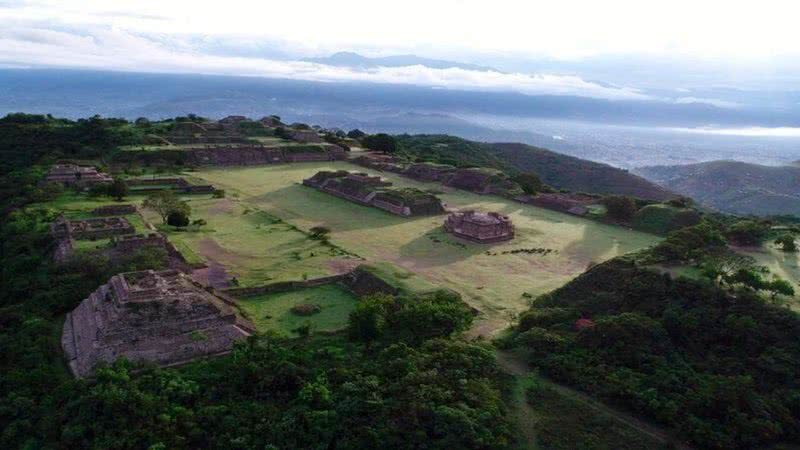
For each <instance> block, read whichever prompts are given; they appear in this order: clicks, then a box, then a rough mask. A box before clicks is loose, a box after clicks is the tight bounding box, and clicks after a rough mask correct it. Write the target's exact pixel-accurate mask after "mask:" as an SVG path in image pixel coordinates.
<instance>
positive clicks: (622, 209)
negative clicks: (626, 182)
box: [603, 195, 637, 222]
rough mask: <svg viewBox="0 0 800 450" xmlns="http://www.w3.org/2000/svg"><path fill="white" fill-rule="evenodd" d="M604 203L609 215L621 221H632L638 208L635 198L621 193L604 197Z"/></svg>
mask: <svg viewBox="0 0 800 450" xmlns="http://www.w3.org/2000/svg"><path fill="white" fill-rule="evenodd" d="M603 205H604V206H605V207H606V214H607V215H608V217H610V218H612V219H613V220H617V221H620V222H630V220H631V219H633V215H634V214H636V210H637V208H636V202H635V201H634V199H632V198H631V197H626V196H621V195H609V196H607V197H604V198H603Z"/></svg>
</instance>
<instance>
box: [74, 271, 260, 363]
mask: <svg viewBox="0 0 800 450" xmlns="http://www.w3.org/2000/svg"><path fill="white" fill-rule="evenodd" d="M254 330H255V329H254V327H253V325H252V324H251V323H250V322H249V321H247V320H245V319H243V318H241V317H240V316H239V315H238V314H237V311H236V308H235V307H234V300H232V299H230V298H228V297H225V296H223V295H222V294H219V293H216V292H214V291H213V290H206V289H204V288H203V287H202V286H201V285H200V284H199V283H197V282H195V281H193V280H192V279H191V278H189V277H188V276H187V275H185V274H182V273H180V272H178V271H175V270H164V271H158V272H155V271H152V270H148V271H142V272H128V273H122V274H118V275H115V276H113V277H111V279H110V280H109V281H108V283H107V284H104V285H102V286H100V287H99V288H98V289H97V290H96V291H94V292H93V293H92V294H91V295H90V296H89V297H88V298H86V299H84V300H83V301H82V302H81V303H80V305H78V306H77V307H76V308H75V309H74V310H73V311H72V312H70V313H69V314H67V318H66V321H65V323H64V330H63V333H62V336H61V345H62V347H63V349H64V352H65V353H66V356H67V359H68V362H69V366H70V370H71V371H72V373H73V374H74V375H75V376H77V377H87V376H91V375H93V374H94V371H95V368H96V367H97V365H98V364H99V363H111V362H113V361H114V360H116V359H118V358H122V357H125V358H127V359H129V360H131V361H134V362H150V363H154V364H157V365H159V366H170V365H175V364H181V363H185V362H188V361H191V360H193V359H196V358H200V357H204V356H212V355H219V354H224V353H227V352H229V351H230V350H231V348H232V347H233V344H234V343H235V342H236V341H239V340H242V339H245V338H246V337H248V336H250V335H251V334H253V333H254V332H255V331H254Z"/></svg>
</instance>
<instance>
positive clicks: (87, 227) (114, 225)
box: [50, 217, 136, 239]
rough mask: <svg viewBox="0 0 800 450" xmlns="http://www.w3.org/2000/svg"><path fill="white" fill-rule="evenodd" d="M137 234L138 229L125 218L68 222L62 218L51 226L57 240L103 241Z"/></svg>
mask: <svg viewBox="0 0 800 450" xmlns="http://www.w3.org/2000/svg"><path fill="white" fill-rule="evenodd" d="M135 232H136V229H135V228H134V227H133V225H131V223H130V222H128V219H126V218H124V217H98V218H94V219H83V220H67V219H65V218H63V217H61V218H59V219H58V220H56V221H55V222H53V223H52V224H51V225H50V233H51V234H52V235H53V237H55V238H56V239H63V238H73V239H102V238H107V237H111V236H118V235H123V234H133V233H135Z"/></svg>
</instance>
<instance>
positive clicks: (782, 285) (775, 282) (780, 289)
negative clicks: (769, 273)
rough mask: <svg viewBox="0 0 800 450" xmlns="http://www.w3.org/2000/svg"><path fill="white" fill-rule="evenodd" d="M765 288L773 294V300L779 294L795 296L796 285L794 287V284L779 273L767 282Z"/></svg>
mask: <svg viewBox="0 0 800 450" xmlns="http://www.w3.org/2000/svg"><path fill="white" fill-rule="evenodd" d="M765 290H766V291H769V292H770V293H771V294H772V300H773V301H774V300H775V298H776V297H777V296H778V295H779V294H780V295H785V296H787V297H792V296H794V287H792V284H791V283H789V282H788V281H786V280H784V279H783V278H780V277H778V276H777V275H776V276H774V278H773V279H772V281H770V282H769V283H767V285H766V286H765Z"/></svg>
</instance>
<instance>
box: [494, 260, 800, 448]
mask: <svg viewBox="0 0 800 450" xmlns="http://www.w3.org/2000/svg"><path fill="white" fill-rule="evenodd" d="M534 304H535V307H534V308H532V309H531V310H530V311H529V312H527V313H525V314H524V315H522V316H521V317H520V322H519V326H518V327H517V328H516V329H515V331H514V334H513V337H511V338H510V339H509V342H511V343H512V344H513V345H515V346H519V347H521V348H524V349H525V350H526V351H527V352H528V353H529V356H530V358H529V361H530V363H531V364H532V365H534V366H535V367H538V368H539V369H540V370H542V371H543V372H544V373H545V374H546V375H547V376H549V377H552V378H553V379H556V380H558V381H562V382H565V383H568V384H571V385H574V386H577V387H579V388H580V389H582V390H585V391H587V392H589V393H591V394H593V395H598V396H600V397H601V398H604V399H606V400H608V401H613V402H615V403H617V404H620V405H624V406H625V407H627V408H629V409H631V410H632V411H634V412H636V413H637V414H643V415H646V416H649V417H651V418H653V419H655V420H657V421H659V422H662V423H664V424H667V425H669V426H671V427H674V429H676V430H677V431H678V432H679V434H680V435H682V436H683V437H685V438H687V439H689V440H691V441H693V442H694V443H696V444H698V445H699V446H702V447H708V448H752V447H763V446H765V445H767V444H770V443H775V442H780V441H784V440H794V439H796V436H797V434H796V433H797V423H798V416H797V411H798V410H797V409H796V407H797V402H798V397H797V395H796V392H797V389H798V387H799V386H798V385H800V379H798V373H799V372H798V371H797V370H795V368H796V367H797V364H799V363H800V350H799V349H798V347H797V345H796V330H797V329H798V327H799V326H800V318H798V317H797V315H796V314H795V313H793V312H790V311H788V310H786V309H783V308H779V307H774V306H771V305H769V304H767V303H765V302H764V300H763V299H762V298H760V297H758V296H756V295H754V294H747V293H744V292H742V293H739V294H737V296H736V297H732V296H730V295H729V294H727V293H726V292H725V291H723V290H721V289H719V288H717V287H716V286H714V285H713V284H711V283H702V282H698V281H691V280H687V279H678V280H672V279H671V278H670V277H669V276H667V275H662V274H659V273H657V272H655V271H650V270H646V269H643V268H640V267H638V266H637V265H636V264H635V263H634V262H632V261H626V260H623V259H616V260H613V261H611V262H608V263H605V264H601V265H599V266H596V267H595V268H593V269H592V270H590V271H589V272H587V273H586V274H584V275H581V276H580V277H578V278H577V279H575V280H574V281H572V282H570V283H568V284H567V285H565V286H564V287H562V288H559V289H557V290H555V291H553V292H552V293H551V294H548V295H545V296H542V297H540V298H539V299H537V300H536V301H535V303H534ZM579 318H585V319H590V320H589V322H588V325H587V326H582V327H576V321H577V320H578V319H579ZM778 355H780V356H778Z"/></svg>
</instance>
